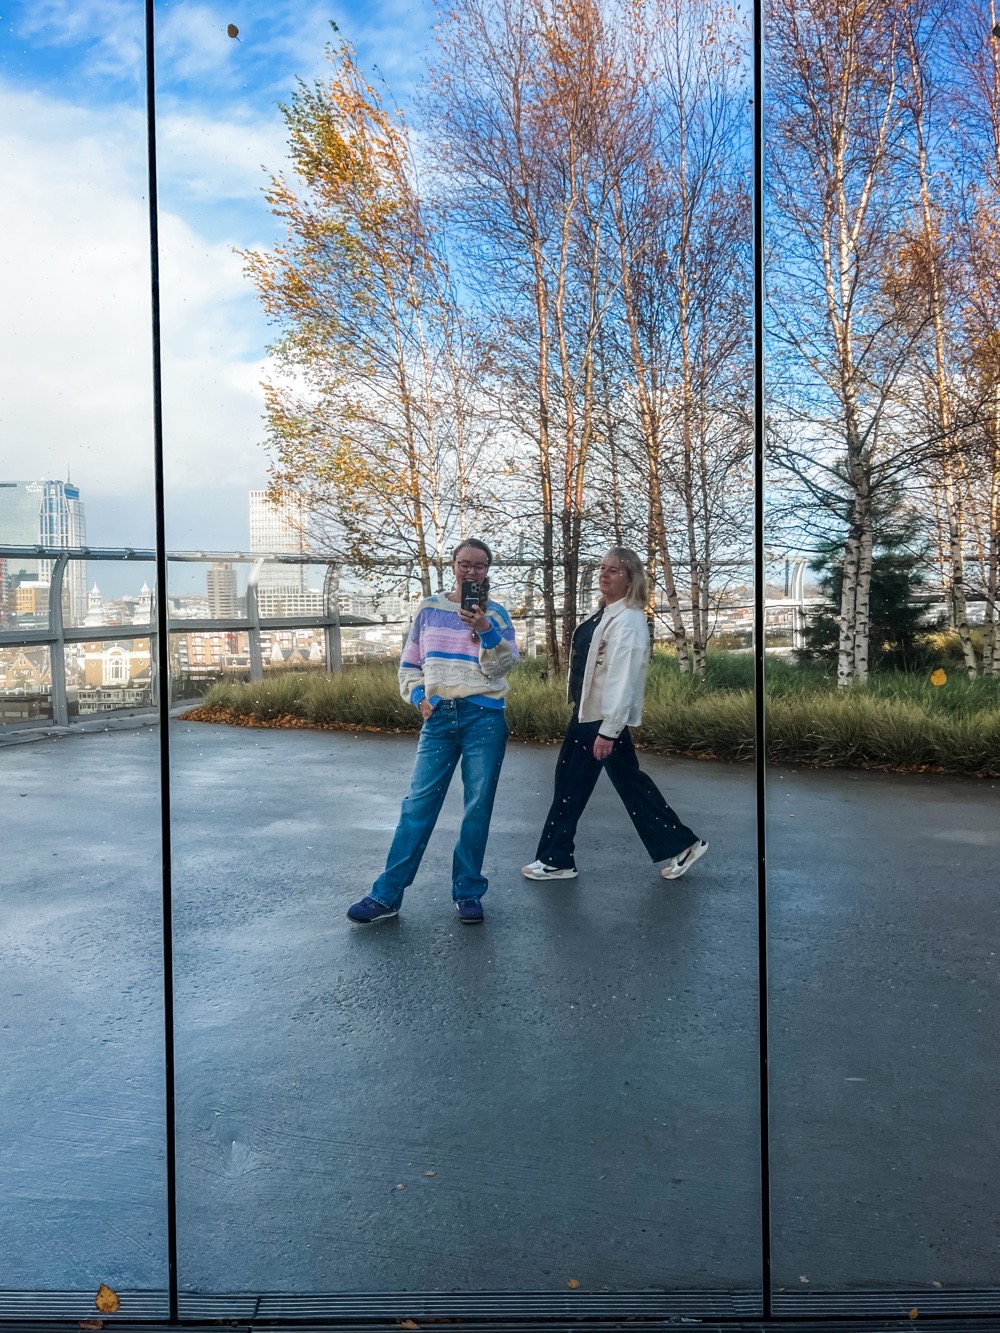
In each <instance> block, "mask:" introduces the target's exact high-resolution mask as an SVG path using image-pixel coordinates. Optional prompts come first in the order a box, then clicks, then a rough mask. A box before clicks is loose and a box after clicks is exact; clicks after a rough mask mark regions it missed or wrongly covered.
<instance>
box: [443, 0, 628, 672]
mask: <svg viewBox="0 0 1000 1333" xmlns="http://www.w3.org/2000/svg"><path fill="white" fill-rule="evenodd" d="M439 43H440V54H439V62H438V67H437V70H436V75H435V90H434V98H433V109H434V116H435V137H436V139H437V156H438V162H439V166H440V168H441V170H442V172H443V173H444V174H445V175H446V176H447V177H448V178H449V180H450V193H449V201H450V216H451V220H452V222H453V224H454V225H455V226H456V227H457V228H460V229H461V231H462V233H463V235H464V237H465V254H466V260H467V264H468V266H469V270H470V274H471V273H472V272H474V273H476V274H477V275H478V277H479V280H480V281H479V296H480V299H481V300H482V302H483V304H484V307H485V308H486V310H487V311H488V312H489V316H490V319H491V322H492V323H493V324H494V326H495V327H497V328H499V329H501V330H502V331H503V336H504V345H505V353H506V363H505V370H506V377H507V378H506V383H505V386H504V393H505V408H506V410H507V412H508V423H509V425H510V427H511V428H513V429H515V430H519V431H521V432H523V434H524V436H525V437H526V438H527V440H528V441H529V443H530V447H531V450H532V453H533V465H532V466H533V476H534V478H535V481H536V483H537V495H538V504H537V510H536V519H537V528H538V529H539V533H540V538H541V541H540V546H541V550H540V552H539V557H540V558H539V565H540V567H541V571H542V586H543V600H544V605H545V633H546V651H547V653H548V655H549V660H550V663H551V664H552V667H553V669H555V670H559V669H561V666H562V664H564V663H565V661H566V660H567V656H568V650H569V642H570V639H571V638H572V634H573V630H574V628H575V624H576V607H577V594H578V579H579V567H580V550H581V541H582V533H583V515H584V498H585V493H586V479H587V466H588V462H589V456H590V450H591V446H592V444H593V441H594V433H595V426H596V406H597V405H596V357H597V337H598V332H599V329H600V325H601V321H602V318H603V314H604V311H605V309H606V306H607V302H608V291H607V286H606V283H607V275H606V272H605V270H604V268H603V266H602V264H601V250H602V243H603V233H604V229H605V227H606V221H607V213H608V188H607V180H606V175H605V173H604V171H603V164H602V160H601V155H600V152H599V142H598V139H597V136H596V132H595V131H596V126H597V124H598V122H599V120H600V117H601V116H602V114H603V111H604V107H605V105H606V103H607V101H608V98H609V96H610V94H611V90H612V78H611V73H612V70H613V68H614V58H613V55H612V47H613V39H612V37H611V35H609V32H608V29H607V27H606V25H605V22H604V19H603V17H602V14H601V11H600V8H599V7H598V5H597V4H596V3H594V2H593V0H500V3H498V4H494V3H492V2H491V0H458V3H457V4H456V5H455V6H454V7H453V8H452V9H451V10H450V11H449V13H448V15H447V16H446V19H445V22H444V23H443V25H442V31H441V33H440V34H439ZM470 280H471V279H470ZM533 526H534V525H533ZM557 562H560V563H561V565H562V580H561V588H560V589H559V594H560V598H559V600H561V604H562V630H561V634H560V633H559V631H558V627H557V589H556V574H555V567H556V563H557Z"/></svg>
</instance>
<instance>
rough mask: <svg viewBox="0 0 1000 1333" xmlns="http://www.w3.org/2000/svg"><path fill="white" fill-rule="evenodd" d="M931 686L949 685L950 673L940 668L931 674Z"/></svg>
mask: <svg viewBox="0 0 1000 1333" xmlns="http://www.w3.org/2000/svg"><path fill="white" fill-rule="evenodd" d="M931 684H932V685H947V684H948V673H947V671H945V670H944V668H943V667H938V669H937V670H936V671H932V672H931Z"/></svg>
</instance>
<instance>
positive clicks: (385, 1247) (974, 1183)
mask: <svg viewBox="0 0 1000 1333" xmlns="http://www.w3.org/2000/svg"><path fill="white" fill-rule="evenodd" d="M157 745H158V742H157V738H156V733H155V732H152V731H148V730H143V731H137V732H128V733H119V734H109V735H104V736H101V735H98V736H87V737H73V738H70V739H66V740H55V741H47V742H44V743H42V744H39V745H33V746H18V747H17V748H16V749H14V750H10V751H7V752H5V753H4V754H3V755H2V756H0V784H2V787H0V790H2V800H3V806H4V809H5V811H6V812H8V813H9V815H10V818H9V820H8V821H7V824H8V831H7V832H6V833H5V836H4V857H3V861H4V869H3V881H4V886H3V909H4V922H5V925H4V931H3V955H4V977H5V981H6V982H7V985H8V998H7V1004H6V1005H5V1015H4V1020H3V1031H2V1033H0V1035H2V1037H3V1049H4V1101H5V1103H6V1107H5V1115H4V1121H5V1131H6V1132H5V1133H4V1135H3V1140H2V1146H0V1173H2V1180H0V1256H2V1258H0V1289H7V1290H11V1289H18V1288H35V1289H53V1288H62V1289H67V1288H77V1287H82V1288H86V1287H88V1286H91V1285H93V1284H94V1283H96V1281H107V1282H109V1283H110V1284H111V1285H115V1284H116V1282H117V1284H118V1285H119V1286H125V1287H132V1288H137V1289H138V1288H162V1286H163V1285H164V1283H165V1249H166V1242H165V1228H164V1219H165V1205H164V1155H163V1112H162V1097H161V1090H162V1040H161V1035H160V1026H159V1025H160V1023H161V1020H162V1005H161V998H160V941H159V908H160V897H159V880H158V869H159V866H158V837H159V825H158V818H159V815H158V804H157V788H156V783H157V757H158V752H157ZM413 749H414V741H413V739H412V738H410V737H389V736H378V735H370V734H358V735H354V734H349V733H337V732H309V731H292V732H281V731H243V730H238V729H229V728H218V727H206V726H199V725H196V724H191V723H185V722H183V721H180V722H178V723H175V724H174V726H173V728H172V757H173V774H174V781H173V813H174V897H175V907H174V912H175V916H174V926H175V943H174V947H175V969H176V970H175V977H176V984H175V1003H176V1032H177V1050H176V1054H177V1089H178V1102H177V1131H178V1134H177V1145H178V1208H179V1217H178V1222H179V1237H180V1265H179V1268H180V1283H181V1288H182V1290H186V1291H198V1292H235V1291H254V1290H256V1291H267V1290H270V1291H286V1292H331V1291H380V1290H381V1291H387V1290H395V1291H407V1290H408V1291H422V1290H449V1289H458V1290H469V1291H476V1290H479V1291H482V1290H490V1289H492V1290H516V1289H521V1290H540V1291H544V1290H551V1291H557V1290H565V1289H566V1283H567V1281H568V1280H569V1279H575V1280H578V1281H579V1282H580V1283H581V1290H590V1291H600V1290H640V1289H648V1288H703V1289H706V1290H715V1291H720V1290H733V1291H748V1290H752V1289H754V1288H755V1287H757V1286H758V1285H759V1281H760V1258H759V1240H758V1224H759V1149H758V1141H757V1134H758V1119H757V1109H758V1104H757V1069H758V1055H757V1041H756V1037H757V1032H756V1011H757V906H756V896H755V894H756V888H755V878H754V862H753V858H754V837H755V833H754V792H753V776H752V772H751V770H750V769H749V768H746V767H737V766H726V765H718V764H709V763H695V762H691V761H680V760H667V759H662V758H656V757H652V756H644V758H643V763H644V765H645V766H647V767H648V769H649V771H650V772H651V773H652V774H653V775H654V776H655V778H656V779H657V781H658V782H659V783H660V785H661V787H662V789H663V790H664V792H665V793H666V794H667V796H668V799H669V800H670V801H671V803H672V804H673V805H675V807H676V808H677V810H678V813H679V814H680V815H681V816H682V818H684V819H686V820H687V821H688V822H689V823H691V824H692V826H693V827H694V828H695V829H696V830H697V831H698V832H699V833H701V834H702V835H703V836H706V837H708V838H709V839H710V841H711V843H712V848H711V852H710V854H709V856H708V857H707V858H706V859H705V860H704V861H702V862H701V863H699V865H698V866H697V867H696V868H695V869H694V870H693V871H692V872H691V874H690V875H689V876H687V877H686V878H684V879H682V880H680V881H677V882H674V883H665V882H664V881H662V880H661V879H660V878H659V877H658V875H657V874H656V873H655V871H654V870H653V869H652V868H651V867H650V866H649V864H648V862H647V861H645V858H644V854H643V852H642V849H641V846H640V845H639V843H638V840H637V838H636V837H635V834H634V832H633V831H632V828H631V825H630V824H629V822H628V820H627V818H626V816H625V813H624V811H623V810H622V808H621V805H620V803H619V801H618V798H617V796H616V795H615V794H614V792H613V790H612V788H611V786H610V784H609V783H607V782H605V781H604V780H603V779H602V781H601V783H600V784H599V786H598V790H597V792H596V793H595V796H594V798H593V800H592V802H591V805H590V807H589V809H588V811H587V814H586V816H585V820H584V823H583V824H582V826H581V836H580V839H579V843H578V863H579V864H580V866H581V875H580V877H579V879H578V880H576V881H571V882H568V883H553V884H541V885H538V884H530V883H528V882H526V881H524V880H523V879H522V877H521V875H520V873H519V867H520V866H521V865H522V864H523V863H524V862H526V861H528V860H530V859H532V858H533V856H534V849H535V840H536V838H537V835H538V830H539V828H540V825H541V821H542V818H543V816H544V813H545V810H546V808H547V805H548V799H549V794H550V791H551V779H552V771H553V767H554V763H555V757H556V750H555V748H554V747H544V746H533V745H520V744H512V745H511V746H510V748H509V751H508V757H507V761H506V763H505V767H504V772H503V776H502V778H501V786H500V791H499V793H498V800H497V807H496V814H495V818H494V823H493V832H492V836H491V841H490V846H489V850H488V853H487V864H486V872H487V873H488V874H489V876H490V882H491V888H490V892H489V893H488V895H487V897H486V899H485V902H484V906H485V908H486V912H487V921H486V923H485V925H484V926H482V927H481V928H480V927H467V926H462V925H461V924H460V923H459V921H458V918H457V916H456V914H455V912H454V909H453V907H452V905H451V901H450V883H449V880H450V876H449V869H450V858H451V848H452V844H453V842H454V836H455V833H456V830H457V827H458V819H459V814H460V802H459V794H458V791H457V790H453V791H452V793H451V794H450V796H449V799H448V803H447V805H446V807H445V811H444V813H443V814H442V818H441V821H440V822H439V826H438V830H437V832H436V834H435V836H434V838H433V839H432V841H431V844H430V847H429V849H428V852H427V855H426V857H425V859H424V863H423V866H422V867H421V871H420V874H419V876H418V878H417V881H416V883H415V884H414V885H413V887H412V888H411V889H410V890H409V891H408V893H407V898H406V901H405V903H404V908H403V911H402V913H401V915H400V917H399V918H398V919H396V920H394V921H391V922H388V923H385V924H383V925H379V926H375V927H370V928H357V927H353V926H351V925H350V923H348V922H347V920H346V918H345V917H344V910H345V909H346V907H347V905H348V903H349V902H351V901H352V900H353V899H354V898H355V897H357V896H360V894H361V893H363V892H364V891H365V890H366V888H367V887H368V886H369V884H370V883H371V880H372V879H374V877H375V875H376V874H377V873H378V871H379V870H380V869H381V866H382V859H383V857H384V854H385V850H386V848H387V846H388V843H389V840H390V837H391V834H392V829H393V827H394V825H395V820H396V816H397V813H398V807H399V801H400V799H401V797H402V795H403V794H404V792H405V789H406V785H407V781H408V777H409V771H410V766H411V763H412V757H413ZM22 792H23V793H24V795H21V793H22ZM997 815H998V801H997V792H996V789H995V787H994V786H993V785H992V784H989V783H971V782H968V783H966V782H957V781H945V780H942V779H936V778H919V777H903V776H899V777H897V776H892V775H883V774H847V773H839V772H837V773H833V772H831V773H815V772H792V771H787V770H784V771H776V772H775V773H773V774H772V775H771V779H770V783H769V872H770V873H769V886H770V887H769V895H770V897H769V903H770V916H769V920H770V932H769V935H770V938H769V955H768V956H769V968H770V982H771V986H770V1013H771V1018H770V1029H771V1080H770V1081H771V1117H772V1137H771V1164H772V1201H771V1206H772V1221H773V1248H774V1260H775V1281H776V1284H777V1285H778V1286H783V1287H785V1288H787V1289H792V1290H795V1289H803V1290H807V1289H808V1290H812V1291H816V1290H821V1289H827V1290H840V1289H844V1288H847V1287H888V1286H895V1285H899V1284H902V1285H912V1284H914V1283H918V1284H919V1283H924V1282H926V1283H933V1282H935V1281H940V1282H942V1283H943V1284H946V1285H951V1284H960V1285H974V1286H976V1285H978V1286H982V1285H989V1284H990V1283H991V1282H993V1281H995V1279H996V1271H997V1265H996V1256H995V1249H994V1237H995V1235H996V1234H997V1222H998V1220H1000V1219H998V1217H997V1214H998V1212H1000V1206H998V1203H997V1200H998V1199H1000V1151H998V1149H1000V1143H998V1141H997V1140H998V1132H997V1117H996V1106H997V1092H998V1086H997V1085H998V1081H1000V1080H998V1075H997V1067H996V1059H995V1046H996V1042H995V1037H996V1031H997V1024H996V1019H997V1013H998V1009H1000V1005H998V996H997V984H996V983H997V976H996V957H995V950H996V949H997V948H998V947H1000V946H998V945H997V940H998V932H997V913H998V907H997V875H996V864H997V849H998V846H1000V819H998V818H997ZM802 1279H807V1281H805V1282H803V1281H802Z"/></svg>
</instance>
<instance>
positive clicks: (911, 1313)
mask: <svg viewBox="0 0 1000 1333" xmlns="http://www.w3.org/2000/svg"><path fill="white" fill-rule="evenodd" d="M916 1317H917V1307H916V1306H914V1307H913V1309H912V1310H911V1311H910V1318H911V1319H916Z"/></svg>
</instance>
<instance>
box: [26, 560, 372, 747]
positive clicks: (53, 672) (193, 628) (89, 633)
mask: <svg viewBox="0 0 1000 1333" xmlns="http://www.w3.org/2000/svg"><path fill="white" fill-rule="evenodd" d="M155 558H156V552H155V551H153V550H146V549H138V548H134V547H88V546H84V547H76V548H64V547H51V546H0V560H46V561H51V562H52V565H51V574H50V578H49V582H48V593H47V616H46V619H47V625H46V626H45V628H32V627H27V626H24V627H19V628H16V629H10V630H7V629H0V648H5V647H16V648H26V647H32V648H47V649H48V651H49V674H50V677H51V702H52V722H53V723H54V724H55V725H56V726H63V727H65V726H68V725H69V721H70V718H69V694H68V687H67V681H66V645H67V644H74V643H113V642H118V641H121V640H135V639H148V640H149V649H150V654H149V656H150V683H151V688H152V696H153V700H154V701H155V699H156V697H157V691H158V689H159V682H158V680H157V670H156V661H157V652H156V645H157V636H158V632H159V618H158V616H157V608H156V601H155V594H153V595H152V597H151V599H150V619H149V620H148V621H146V622H142V623H138V624H137V623H136V622H134V621H133V622H132V623H131V624H128V625H67V624H66V623H65V615H64V612H63V588H64V585H65V576H66V570H67V567H68V566H69V564H70V562H71V561H75V560H88V561H128V562H130V563H140V562H149V563H152V562H153V561H154V560H155ZM167 560H168V562H170V563H176V564H231V565H236V564H249V566H250V570H249V573H248V576H247V592H246V615H245V616H225V617H221V618H215V619H212V618H206V617H194V616H177V615H172V614H171V613H170V607H169V605H168V607H167V616H166V628H167V633H168V634H175V633H185V632H188V633H190V632H196V633H209V634H211V633H244V634H246V635H247V639H248V644H249V669H250V679H251V680H262V679H263V677H264V653H263V645H262V636H263V634H265V633H267V632H269V631H272V630H294V629H313V630H315V629H319V630H322V631H323V639H324V648H325V652H326V663H327V669H328V670H329V671H332V672H340V671H341V670H342V669H343V648H342V640H341V629H342V628H343V627H344V626H345V625H349V626H363V625H373V624H376V623H378V622H376V621H373V620H371V619H368V618H366V617H363V616H342V615H341V613H340V608H339V605H338V594H339V591H340V565H339V564H338V563H337V562H336V561H334V560H332V559H330V558H324V557H322V556H316V555H289V554H285V553H284V552H261V551H250V552H247V551H168V552H167ZM275 564H284V565H322V566H326V573H325V575H324V578H323V590H322V611H321V612H320V613H319V614H307V615H301V616H298V615H296V616H262V615H261V614H260V597H259V593H260V587H259V580H260V575H261V571H262V570H263V569H264V567H265V566H266V565H267V566H271V565H275ZM43 586H44V585H43ZM166 688H167V690H168V692H169V689H170V682H169V680H168V681H167V682H166Z"/></svg>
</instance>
